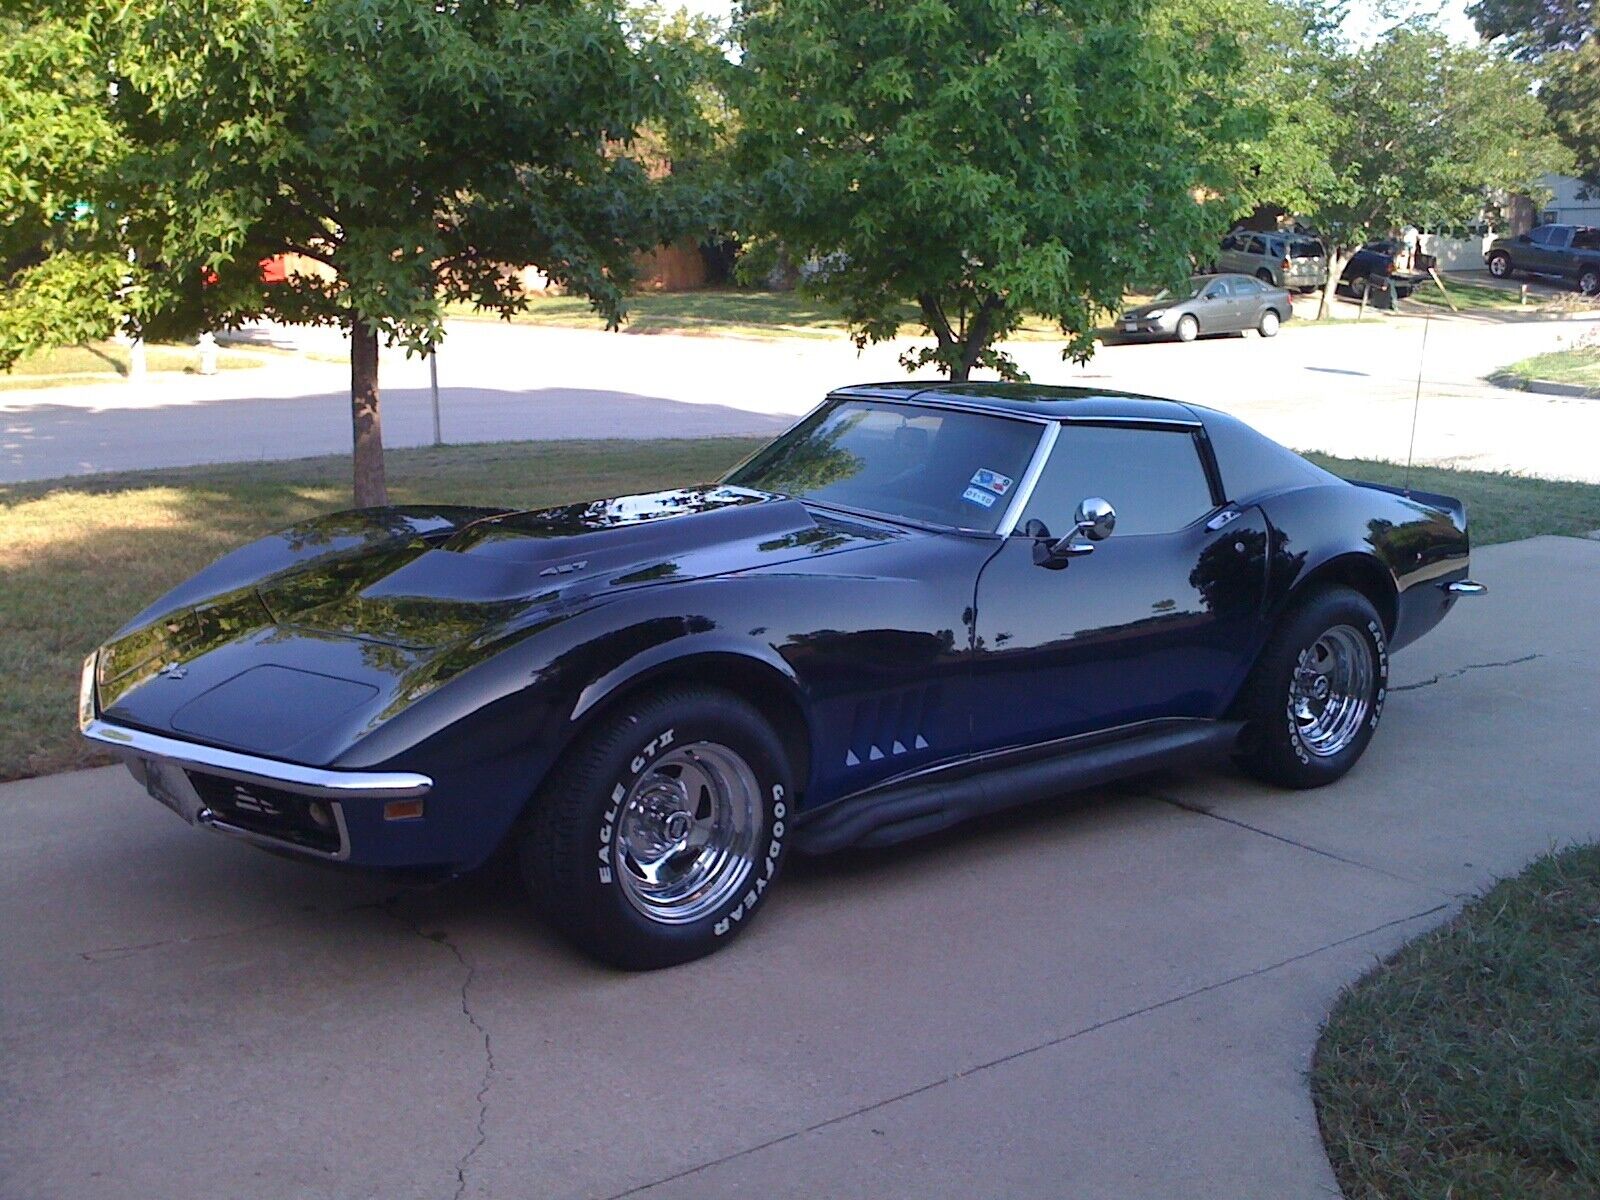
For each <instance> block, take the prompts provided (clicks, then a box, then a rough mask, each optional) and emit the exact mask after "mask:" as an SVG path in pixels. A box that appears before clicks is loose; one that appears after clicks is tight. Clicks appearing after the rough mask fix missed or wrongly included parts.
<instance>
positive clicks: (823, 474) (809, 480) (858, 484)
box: [724, 400, 1040, 533]
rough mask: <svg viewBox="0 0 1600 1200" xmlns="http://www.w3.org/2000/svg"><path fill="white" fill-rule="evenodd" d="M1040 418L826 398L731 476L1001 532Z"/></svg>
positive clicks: (802, 494)
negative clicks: (1017, 417) (825, 401)
mask: <svg viewBox="0 0 1600 1200" xmlns="http://www.w3.org/2000/svg"><path fill="white" fill-rule="evenodd" d="M1039 433H1040V426H1039V425H1037V424H1036V423H1034V422H1031V421H1017V420H1010V419H1008V418H1006V417H999V416H988V415H986V414H983V413H970V412H956V411H952V410H947V409H940V408H924V407H922V406H920V405H915V404H896V403H893V402H891V401H883V400H835V401H833V402H832V403H830V404H827V405H824V406H823V407H822V408H820V409H818V410H817V411H816V412H815V413H812V414H811V416H809V417H807V418H806V419H805V420H804V421H802V422H801V423H800V424H799V425H796V426H795V427H794V428H793V429H791V430H789V432H788V433H786V434H784V435H783V436H782V437H780V438H779V439H778V440H777V441H775V442H773V443H772V444H771V445H770V446H767V447H766V448H765V449H763V450H761V451H759V452H758V453H757V454H756V456H755V457H754V458H752V459H751V460H750V461H749V462H747V463H745V464H744V465H743V466H741V467H739V468H737V469H736V470H735V471H734V472H733V473H732V474H731V475H729V476H728V477H727V479H726V480H725V481H724V482H726V483H730V484H734V485H737V486H739V487H748V488H759V489H760V490H762V491H766V492H780V493H782V494H784V495H787V496H794V497H796V498H798V499H802V500H814V501H817V502H818V503H821V504H832V505H837V506H840V507H842V508H848V509H855V510H858V511H861V512H868V513H875V514H879V515H882V516H886V517H891V518H900V519H903V520H909V521H913V522H917V523H919V524H929V525H939V526H944V527H946V528H950V529H970V530H974V531H976V532H978V533H993V532H994V531H995V528H996V526H998V525H999V523H1000V518H1001V517H1002V516H1003V515H1004V514H1005V511H1006V507H1007V505H1008V504H1009V503H1010V500H1011V496H1012V495H1013V493H1014V492H1015V489H1016V483H1017V480H1019V479H1020V478H1022V472H1023V471H1024V470H1026V469H1027V466H1028V460H1029V459H1030V458H1032V456H1033V450H1034V447H1035V446H1036V445H1037V444H1038V442H1039Z"/></svg>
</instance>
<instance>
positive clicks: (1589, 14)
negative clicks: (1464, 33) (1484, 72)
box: [1467, 0, 1600, 60]
mask: <svg viewBox="0 0 1600 1200" xmlns="http://www.w3.org/2000/svg"><path fill="white" fill-rule="evenodd" d="M1467 16H1469V17H1471V18H1472V22H1473V24H1474V25H1476V26H1477V27H1478V32H1479V33H1480V34H1482V35H1483V36H1484V37H1485V38H1489V39H1491V40H1492V39H1495V38H1504V39H1505V41H1506V44H1507V49H1508V50H1510V52H1511V53H1512V54H1513V55H1515V56H1516V57H1518V58H1522V59H1527V60H1534V59H1538V58H1542V57H1543V56H1544V55H1545V54H1547V53H1549V52H1550V51H1552V50H1576V49H1577V48H1578V46H1579V45H1581V44H1582V43H1583V42H1584V41H1586V40H1588V39H1589V38H1590V37H1592V36H1593V35H1594V31H1595V23H1596V21H1597V20H1600V12H1597V11H1596V9H1595V6H1594V0H1477V3H1475V4H1469V5H1468V6H1467Z"/></svg>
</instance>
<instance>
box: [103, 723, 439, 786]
mask: <svg viewBox="0 0 1600 1200" xmlns="http://www.w3.org/2000/svg"><path fill="white" fill-rule="evenodd" d="M82 731H83V736H84V737H86V738H89V739H90V740H91V741H96V742H101V743H103V744H104V745H107V746H110V747H111V748H112V749H113V750H119V751H123V752H125V753H124V757H127V755H130V754H131V755H134V756H137V757H139V758H159V759H164V760H167V761H169V762H174V763H177V764H179V765H180V766H185V767H194V768H196V769H198V770H201V771H204V772H205V773H206V774H208V775H221V776H223V777H224V778H227V779H238V780H242V781H243V782H245V783H264V784H269V785H271V786H272V787H275V788H281V789H282V790H284V791H286V792H297V793H299V794H300V795H303V796H319V797H322V798H325V799H333V800H337V799H341V798H343V799H349V798H351V797H355V796H365V797H368V798H369V799H373V800H402V799H406V798H408V797H411V796H425V795H427V794H428V792H429V791H430V790H431V789H432V787H433V780H431V779H429V778H428V777H427V776H426V775H417V774H414V773H412V772H410V771H330V770H326V769H324V768H322V767H303V766H301V765H300V764H299V763H288V762H282V761H281V760H279V759H276V758H259V757H257V756H256V755H254V754H240V753H238V752H237V751H234V750H219V749H217V748H216V747H215V746H204V745H201V744H200V743H198V742H185V741H180V740H179V739H177V738H170V737H163V736H162V735H161V734H158V733H146V732H145V731H144V730H142V729H129V728H128V727H127V726H125V725H114V724H112V723H111V722H110V721H103V720H101V719H100V718H98V717H95V718H92V719H91V720H90V721H89V722H88V723H87V724H85V725H84V726H82Z"/></svg>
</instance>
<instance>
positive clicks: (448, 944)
mask: <svg viewBox="0 0 1600 1200" xmlns="http://www.w3.org/2000/svg"><path fill="white" fill-rule="evenodd" d="M384 911H385V912H387V913H388V915H389V916H391V917H393V918H394V919H395V920H396V921H397V922H399V924H400V925H401V926H403V927H404V928H405V929H407V930H409V931H410V932H412V933H414V934H416V935H417V936H418V937H419V938H422V939H423V940H424V941H428V942H432V943H433V944H434V945H437V946H443V947H444V948H445V949H446V950H448V951H449V952H450V953H451V955H452V956H453V957H454V958H455V960H456V962H458V963H460V964H461V968H462V970H463V971H465V972H466V974H465V975H463V976H462V978H461V1015H462V1016H463V1017H465V1018H466V1019H467V1024H468V1025H470V1026H471V1027H472V1028H473V1029H474V1030H475V1031H476V1032H477V1034H478V1036H479V1037H480V1038H482V1039H483V1075H482V1076H481V1077H480V1078H479V1081H478V1093H477V1095H476V1096H475V1097H474V1100H475V1101H476V1103H477V1105H478V1120H477V1123H476V1125H475V1127H474V1140H473V1143H472V1145H471V1146H469V1147H467V1150H466V1153H464V1154H463V1155H462V1156H461V1157H460V1158H458V1159H457V1160H456V1191H455V1200H461V1198H462V1197H463V1196H464V1195H466V1191H467V1167H468V1165H469V1164H470V1163H471V1162H472V1159H473V1158H474V1156H476V1155H477V1153H478V1151H480V1150H482V1149H483V1147H484V1143H486V1142H487V1141H488V1140H489V1133H488V1125H489V1090H490V1088H492V1087H493V1086H494V1076H495V1061H494V1043H493V1042H492V1041H491V1040H490V1038H489V1031H488V1030H487V1029H485V1028H484V1026H483V1024H482V1022H480V1021H479V1020H478V1016H477V1014H476V1013H474V1012H473V1011H472V999H471V996H470V992H471V988H472V981H473V980H474V979H476V978H477V975H478V967H477V964H476V963H474V962H472V961H471V960H470V959H469V958H467V956H466V955H465V954H464V953H462V950H461V947H460V946H458V945H456V943H455V942H454V941H452V940H451V938H450V934H449V933H448V932H447V931H445V930H443V929H440V930H436V931H435V932H433V933H428V932H425V931H424V930H423V928H422V926H420V925H418V924H417V923H416V922H415V921H411V920H408V919H406V918H405V917H403V916H402V915H401V914H400V913H399V912H398V911H397V910H396V909H395V908H394V906H393V904H392V903H390V904H389V905H388V907H386V908H385V910H384Z"/></svg>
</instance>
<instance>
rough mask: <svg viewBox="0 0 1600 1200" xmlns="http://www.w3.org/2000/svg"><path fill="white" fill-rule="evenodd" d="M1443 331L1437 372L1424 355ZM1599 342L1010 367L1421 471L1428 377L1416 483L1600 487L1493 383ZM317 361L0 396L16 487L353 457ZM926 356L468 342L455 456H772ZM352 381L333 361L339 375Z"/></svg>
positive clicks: (661, 338) (1523, 397) (1583, 323)
mask: <svg viewBox="0 0 1600 1200" xmlns="http://www.w3.org/2000/svg"><path fill="white" fill-rule="evenodd" d="M1425 328H1426V329H1427V345H1426V352H1425V353H1423V351H1424V346H1423V336H1424V329H1425ZM1597 329H1600V312H1591V313H1586V314H1578V315H1575V316H1573V317H1571V318H1569V319H1563V320H1554V319H1523V318H1522V317H1520V316H1519V315H1517V314H1499V313H1485V314H1477V315H1463V316H1461V317H1458V318H1451V317H1447V318H1441V319H1438V320H1434V321H1431V322H1428V323H1427V325H1426V326H1425V325H1424V322H1423V321H1422V320H1421V319H1419V318H1406V317H1397V318H1395V319H1393V320H1391V321H1387V322H1376V321H1367V322H1363V323H1360V324H1358V323H1357V322H1355V321H1351V320H1344V321H1339V322H1336V323H1334V324H1333V325H1332V326H1324V327H1316V328H1302V327H1300V325H1299V323H1293V324H1291V325H1290V326H1289V327H1288V328H1286V329H1285V330H1284V332H1283V333H1282V335H1281V336H1279V337H1276V338H1273V339H1271V340H1265V339H1262V338H1259V337H1257V336H1256V335H1254V334H1251V335H1249V336H1247V337H1232V336H1228V337H1220V338H1203V339H1201V340H1200V341H1199V342H1196V343H1194V344H1193V345H1188V346H1183V345H1178V344H1176V343H1158V344H1143V345H1121V346H1119V345H1110V346H1105V347H1102V348H1101V349H1100V350H1099V351H1098V352H1097V353H1096V354H1095V356H1094V358H1093V359H1091V360H1090V361H1089V363H1087V364H1086V365H1084V366H1081V367H1080V366H1077V365H1074V364H1072V363H1066V362H1063V361H1062V360H1061V346H1060V344H1059V343H1054V342H1022V343H1017V344H1016V345H1013V346H1010V347H1008V349H1009V350H1010V351H1011V352H1012V353H1014V354H1015V355H1016V357H1017V360H1018V362H1019V363H1020V364H1021V365H1022V366H1023V367H1024V368H1025V369H1026V370H1027V371H1028V373H1029V374H1030V375H1031V376H1032V378H1033V379H1034V380H1035V381H1037V382H1039V383H1048V384H1078V385H1086V386H1090V387H1101V388H1121V389H1124V390H1128V391H1135V392H1153V393H1154V394H1156V395H1162V396H1172V397H1175V398H1177V399H1180V400H1190V401H1193V402H1195V403H1199V404H1207V405H1212V406H1215V407H1218V408H1222V409H1224V410H1226V411H1229V412H1232V413H1235V414H1236V415H1238V416H1240V417H1242V418H1244V419H1245V420H1246V421H1249V422H1250V423H1251V424H1253V425H1255V426H1256V427H1257V428H1258V429H1260V430H1261V431H1262V432H1264V433H1266V434H1268V435H1269V436H1271V437H1274V438H1277V439H1278V440H1279V441H1282V442H1284V443H1285V444H1286V445H1289V446H1293V447H1294V448H1296V449H1299V450H1327V451H1330V452H1332V453H1336V454H1343V455H1350V456H1355V457H1368V458H1384V459H1390V460H1403V459H1404V458H1405V456H1406V449H1407V446H1408V444H1409V441H1410V437H1411V420H1412V412H1413V407H1414V405H1413V401H1414V398H1415V395H1416V391H1417V377H1418V369H1419V366H1420V368H1421V373H1422V404H1421V407H1420V413H1419V420H1418V423H1417V437H1416V453H1417V461H1418V462H1433V463H1442V464H1447V465H1454V466H1467V467H1479V468H1483V469H1489V470H1517V471H1524V472H1529V473H1533V474H1542V475H1548V476H1552V477H1555V478H1563V479H1585V480H1589V481H1591V482H1596V483H1600V459H1597V457H1596V456H1595V454H1594V453H1593V452H1592V447H1594V446H1595V445H1600V404H1597V403H1595V402H1593V401H1589V400H1562V399H1555V398H1552V397H1549V396H1533V395H1529V394H1527V393H1524V392H1520V391H1510V390H1506V389H1502V388H1497V387H1492V386H1490V385H1488V384H1487V383H1485V382H1484V381H1483V376H1484V375H1486V374H1488V373H1489V372H1490V371H1493V370H1495V369H1496V368H1498V367H1502V366H1505V365H1506V364H1508V363H1511V362H1514V361H1516V360H1517V359H1521V358H1525V357H1527V356H1529V355H1532V354H1537V353H1542V352H1544V351H1546V350H1552V349H1555V348H1557V347H1559V346H1562V345H1566V344H1570V343H1571V342H1572V341H1574V340H1576V339H1578V338H1580V337H1582V336H1584V335H1586V334H1590V333H1593V332H1594V331H1595V330H1597ZM260 333H261V335H262V336H263V337H271V338H280V337H281V339H283V340H285V341H286V342H287V343H288V344H292V345H295V346H299V347H301V348H303V349H306V350H308V351H310V352H311V354H312V355H315V356H316V357H314V358H309V359H289V360H287V361H285V360H283V359H275V360H274V363H273V365H271V366H267V367H263V368H260V369H259V370H248V371H225V372H223V373H222V374H220V375H217V376H214V377H211V378H201V377H197V376H196V377H179V378H170V379H159V380H158V379H154V378H152V379H150V380H149V381H147V382H146V383H144V384H100V385H96V386H93V387H77V388H52V389H48V390H44V391H27V392H0V483H5V482H15V481H17V480H23V479H46V478H51V477H54V476H58V475H70V474H78V473H82V472H90V471H112V470H131V469H137V468H141V467H159V466H177V465H182V464H187V463H201V462H223V461H238V460H248V459H255V458H295V457H300V456H304V455H309V454H328V453H334V454H341V453H348V452H349V448H350V416H349V369H348V367H346V366H343V365H341V364H340V363H339V362H338V361H337V360H338V359H339V357H340V356H341V355H342V354H343V353H344V346H345V343H344V341H343V339H342V337H341V335H340V334H339V333H338V332H337V331H334V330H316V329H311V330H274V329H270V328H269V329H264V330H261V331H260ZM908 344H909V343H889V344H884V345H880V346H873V347H869V348H868V349H867V350H866V351H864V352H862V353H859V354H858V353H857V352H856V350H855V348H854V347H853V346H851V345H850V343H849V342H848V341H847V340H846V339H844V338H843V337H837V338H823V339H798V340H786V341H785V340H773V341H764V340H757V339H750V338H727V337H684V336H676V335H670V334H662V335H654V336H635V335H624V334H608V333H599V332H589V331H585V330H575V329H541V328H536V327H532V326H527V325H506V324H502V323H494V322H482V321H456V322H453V323H452V324H451V325H450V328H449V337H448V339H447V340H446V341H445V343H444V344H443V346H442V347H441V349H440V352H439V378H440V385H441V389H442V399H441V409H442V426H443V433H444V438H445V440H446V441H450V442H474V441H496V440H519V439H526V438H570V437H696V436H702V435H709V434H721V433H727V434H735V433H736V434H765V435H771V434H772V433H775V432H777V431H778V430H781V429H783V428H785V427H787V426H788V424H789V423H790V422H791V421H792V420H793V419H794V418H795V417H796V416H797V415H799V414H800V413H803V412H805V411H807V410H808V409H810V408H811V407H812V406H814V405H815V404H816V403H817V402H818V401H819V400H820V399H821V398H822V397H823V396H824V395H825V394H826V393H827V392H828V390H829V389H831V388H835V387H839V386H841V385H843V384H849V383H859V382H861V381H863V380H872V379H900V378H904V377H905V371H904V370H903V368H901V366H900V365H899V363H898V361H897V359H898V356H899V354H900V353H901V352H902V351H903V350H904V349H905V348H906V346H907V345H908ZM323 358H327V359H333V360H335V361H321V359H323ZM382 374H383V413H384V440H385V442H386V444H388V445H390V446H417V445H426V444H427V443H428V442H429V441H430V440H431V439H432V434H433V421H432V411H431V404H430V397H429V391H428V368H427V365H426V363H425V362H423V361H422V360H419V359H407V358H405V356H404V355H403V354H401V353H399V352H393V353H389V354H386V355H385V356H384V362H383V369H382Z"/></svg>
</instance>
